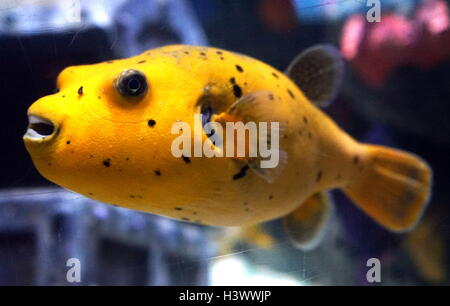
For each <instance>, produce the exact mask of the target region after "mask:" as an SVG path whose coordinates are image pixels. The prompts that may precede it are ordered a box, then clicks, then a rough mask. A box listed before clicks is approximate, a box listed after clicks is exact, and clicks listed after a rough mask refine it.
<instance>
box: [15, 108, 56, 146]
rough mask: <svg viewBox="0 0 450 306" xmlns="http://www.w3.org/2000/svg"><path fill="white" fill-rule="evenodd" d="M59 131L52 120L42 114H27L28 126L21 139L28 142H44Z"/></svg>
mask: <svg viewBox="0 0 450 306" xmlns="http://www.w3.org/2000/svg"><path fill="white" fill-rule="evenodd" d="M58 131H59V126H58V124H56V123H55V122H54V121H52V120H50V119H48V118H45V117H43V116H39V115H35V114H28V128H27V131H26V132H25V135H24V136H23V139H24V140H26V141H29V142H38V143H40V142H45V141H48V140H50V139H52V138H53V137H54V136H55V135H56V134H57V133H58Z"/></svg>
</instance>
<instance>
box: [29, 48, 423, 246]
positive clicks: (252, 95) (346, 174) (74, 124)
mask: <svg viewBox="0 0 450 306" xmlns="http://www.w3.org/2000/svg"><path fill="white" fill-rule="evenodd" d="M342 70H343V63H342V60H341V58H340V55H339V52H338V51H337V50H336V49H334V48H333V47H332V46H329V45H320V46H315V47H312V48H309V49H307V50H306V51H304V52H303V53H301V54H300V55H299V56H298V57H297V58H295V59H294V61H293V62H292V63H291V64H290V65H289V67H288V69H287V71H286V73H285V74H284V73H282V72H280V71H278V70H277V69H275V68H273V67H271V66H269V65H267V64H265V63H263V62H261V61H258V60H256V59H253V58H250V57H247V56H244V55H241V54H237V53H232V52H229V51H225V50H221V49H216V48H209V47H200V46H188V45H171V46H165V47H162V48H158V49H153V50H150V51H147V52H144V53H142V54H140V55H137V56H135V57H131V58H128V59H121V60H114V61H107V62H103V63H99V64H93V65H83V66H75V67H68V68H66V69H64V70H63V71H62V72H61V74H60V75H59V77H58V80H57V88H58V92H57V93H55V94H52V95H49V96H45V97H43V98H41V99H39V100H38V101H36V102H35V103H34V104H33V105H31V106H30V108H29V110H28V116H29V126H28V130H27V132H26V134H25V135H24V141H25V145H26V148H27V150H28V151H29V153H30V155H31V157H32V159H33V162H34V164H35V166H36V167H37V169H38V170H39V172H40V173H41V174H42V175H43V176H44V177H46V178H47V179H49V180H50V181H52V182H55V183H56V184H58V185H60V186H63V187H65V188H67V189H70V190H73V191H75V192H78V193H80V194H82V195H85V196H87V197H89V198H92V199H95V200H98V201H101V202H104V203H110V204H115V205H120V206H123V207H126V208H130V209H135V210H139V211H144V212H149V213H152V214H157V215H162V216H167V217H171V218H175V219H179V220H184V221H188V222H194V223H200V224H206V225H213V226H246V225H252V224H257V223H260V222H263V221H267V220H271V219H275V218H280V217H282V218H283V223H284V226H285V229H286V232H287V234H288V236H289V237H290V238H291V239H292V241H293V242H294V244H296V245H297V246H298V247H300V248H303V249H310V248H312V247H314V246H315V245H317V243H318V241H319V240H320V238H321V237H322V236H323V232H324V228H325V227H326V223H327V220H328V219H329V216H330V213H331V211H332V205H331V203H330V199H329V197H328V195H327V190H330V189H335V188H339V189H342V190H343V191H344V192H345V193H346V194H347V195H348V196H349V197H350V198H351V199H352V201H353V202H354V203H355V205H357V206H358V207H359V208H360V209H361V210H362V211H364V212H365V213H366V214H368V215H369V216H370V217H372V218H373V219H374V220H375V221H376V222H378V223H379V224H380V225H382V226H384V227H385V228H387V229H389V230H392V231H398V232H400V231H405V230H408V229H411V228H412V227H414V225H415V224H416V223H417V222H418V220H419V218H420V216H421V215H422V212H423V210H424V208H425V206H426V203H427V201H428V198H429V194H430V184H431V170H430V168H429V167H428V165H427V164H426V162H424V161H423V160H421V159H420V158H419V157H417V156H415V155H413V154H410V153H406V152H402V151H399V150H395V149H390V148H386V147H383V146H377V145H369V144H362V143H358V142H357V141H355V140H354V139H353V138H351V137H350V136H349V135H348V134H346V133H345V132H344V131H343V130H341V129H340V128H339V127H338V126H337V125H336V124H335V123H334V122H333V121H332V120H331V119H330V118H329V117H328V116H327V115H326V114H325V113H323V112H322V111H321V110H320V109H319V107H318V106H325V105H327V104H328V103H329V102H330V101H331V100H332V99H333V98H334V96H335V95H336V92H337V88H338V87H339V84H340V83H341V82H340V79H341V75H342ZM195 114H197V115H198V114H202V115H203V118H204V119H205V120H204V121H203V122H200V124H202V125H201V126H203V124H205V123H206V122H219V123H220V124H225V123H227V122H244V123H245V122H250V121H253V122H279V124H280V129H279V131H280V133H281V134H280V135H279V136H280V137H279V147H280V153H282V154H281V155H282V156H283V158H281V159H280V162H279V164H278V166H277V167H275V168H272V169H270V168H268V169H267V168H266V169H262V168H261V166H259V165H260V164H259V163H255V162H254V161H255V159H256V160H258V159H259V158H258V157H256V158H255V157H252V158H251V157H245V156H244V158H234V157H212V158H209V157H205V156H203V157H192V156H185V155H183V156H181V157H175V156H174V155H173V154H172V151H171V145H172V143H173V141H174V139H175V138H177V137H178V136H179V135H178V134H173V133H172V127H173V125H174V124H175V123H177V122H186V123H187V124H188V125H189V126H194V124H199V122H195V121H196V120H197V121H198V117H195V116H194V115H195ZM201 132H202V133H201V135H200V139H201V141H202V142H203V143H205V142H211V139H210V136H211V135H210V134H207V133H206V132H205V131H203V130H202V131H201ZM180 133H183V131H180ZM194 136H195V135H192V136H191V137H192V140H193V141H195V137H194ZM197 141H198V138H197ZM211 146H214V144H213V143H211Z"/></svg>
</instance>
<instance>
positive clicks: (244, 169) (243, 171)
mask: <svg viewBox="0 0 450 306" xmlns="http://www.w3.org/2000/svg"><path fill="white" fill-rule="evenodd" d="M248 169H249V167H248V165H245V166H244V167H242V168H241V170H239V172H238V173H236V174H235V175H233V180H238V179H240V178H243V177H244V176H246V175H247V170H248Z"/></svg>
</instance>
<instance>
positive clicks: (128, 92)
mask: <svg viewBox="0 0 450 306" xmlns="http://www.w3.org/2000/svg"><path fill="white" fill-rule="evenodd" d="M115 87H116V88H117V90H118V91H119V93H120V94H121V95H123V96H143V95H144V94H145V93H146V92H147V87H148V85H147V79H146V77H145V75H144V74H143V73H142V72H140V71H138V70H134V69H129V70H125V71H123V72H122V73H121V74H120V76H119V78H118V79H117V80H116V82H115Z"/></svg>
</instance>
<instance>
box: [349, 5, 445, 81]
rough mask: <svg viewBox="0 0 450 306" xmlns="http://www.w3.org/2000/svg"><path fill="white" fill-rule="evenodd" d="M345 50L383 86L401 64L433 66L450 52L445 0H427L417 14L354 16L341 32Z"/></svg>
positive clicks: (356, 66) (366, 74)
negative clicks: (378, 17)
mask: <svg viewBox="0 0 450 306" xmlns="http://www.w3.org/2000/svg"><path fill="white" fill-rule="evenodd" d="M341 51H342V54H343V56H344V58H345V59H346V60H348V61H349V63H350V64H351V66H352V67H353V69H354V70H356V72H357V73H358V74H359V75H360V76H361V77H362V78H363V79H364V80H365V81H366V82H367V83H368V84H370V85H372V86H381V85H383V82H384V81H385V80H386V78H387V77H388V76H389V75H390V74H391V73H392V72H393V71H394V70H395V69H396V68H398V67H400V66H404V65H414V66H419V67H422V68H429V67H432V66H434V65H436V64H438V63H440V62H442V61H443V60H445V59H447V58H448V57H449V56H450V14H449V8H448V5H447V3H446V2H445V1H443V0H425V1H424V3H423V4H422V6H421V7H420V8H419V9H418V10H417V12H416V14H415V16H414V18H412V19H407V18H406V17H403V16H400V15H395V14H384V15H383V16H382V18H381V22H378V23H377V22H375V23H369V22H367V20H366V18H365V16H363V15H353V16H350V17H349V19H348V20H347V21H346V23H345V25H344V27H343V29H342V35H341Z"/></svg>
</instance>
